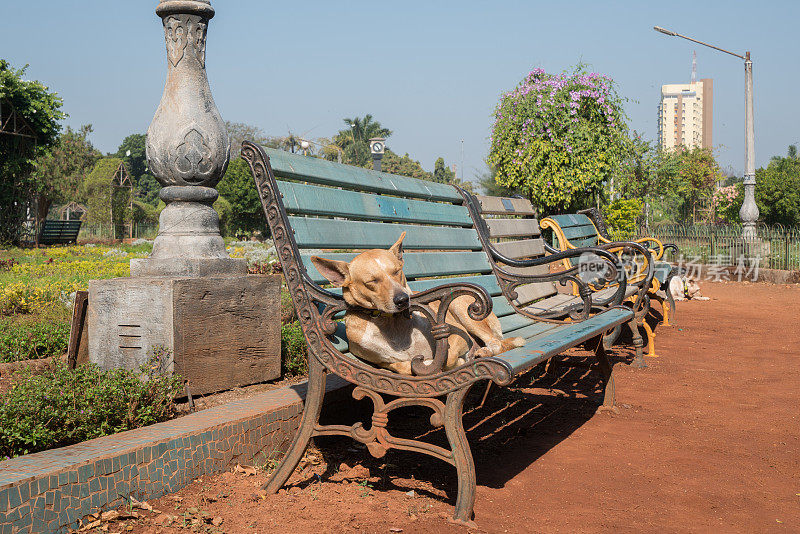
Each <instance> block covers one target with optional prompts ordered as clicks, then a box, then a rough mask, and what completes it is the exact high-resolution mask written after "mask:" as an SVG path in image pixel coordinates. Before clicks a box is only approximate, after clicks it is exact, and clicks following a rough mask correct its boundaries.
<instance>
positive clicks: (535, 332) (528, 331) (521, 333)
mask: <svg viewBox="0 0 800 534" xmlns="http://www.w3.org/2000/svg"><path fill="white" fill-rule="evenodd" d="M559 328H561V325H560V324H559V323H543V322H538V321H531V324H529V325H528V326H523V327H522V328H518V329H517V330H514V332H513V333H512V334H510V335H513V336H516V337H521V338H525V339H526V340H528V339H531V338H534V337H537V336H541V335H543V334H547V333H548V332H551V331H553V330H557V329H559ZM503 333H504V334H505V332H503Z"/></svg>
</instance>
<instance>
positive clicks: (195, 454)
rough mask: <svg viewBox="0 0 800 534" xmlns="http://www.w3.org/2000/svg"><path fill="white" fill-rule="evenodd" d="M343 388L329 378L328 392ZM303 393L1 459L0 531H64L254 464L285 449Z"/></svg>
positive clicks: (298, 389)
mask: <svg viewBox="0 0 800 534" xmlns="http://www.w3.org/2000/svg"><path fill="white" fill-rule="evenodd" d="M344 386H346V382H344V381H343V380H341V379H338V378H337V377H335V376H331V377H329V379H328V385H327V388H328V391H329V392H332V391H334V390H343V388H344ZM342 392H343V391H342ZM304 396H305V383H303V384H299V385H295V386H289V387H285V388H280V389H276V390H272V391H267V392H264V393H261V394H258V395H256V396H253V397H250V398H247V399H244V400H240V401H234V402H231V403H228V404H225V405H223V406H217V407H214V408H209V409H207V410H202V411H199V412H196V413H194V414H190V415H187V416H184V417H181V418H180V419H176V420H173V421H167V422H165V423H159V424H157V425H152V426H149V427H146V428H139V429H136V430H131V431H128V432H122V433H120V434H115V435H113V436H106V437H102V438H98V439H94V440H91V441H87V442H84V443H80V444H77V445H73V446H70V447H64V448H61V449H53V450H49V451H44V452H39V453H35V454H29V455H26V456H20V457H17V458H12V459H10V460H6V461H4V462H0V534H12V533H14V534H16V533H18V532H19V533H37V534H38V533H50V532H54V533H60V532H66V531H68V530H69V529H70V528H76V527H77V526H78V525H79V519H81V518H83V517H86V516H87V515H89V514H90V513H94V512H97V511H98V510H106V509H111V508H116V507H118V506H120V505H122V504H123V503H124V499H126V498H128V497H129V496H133V497H135V498H136V499H139V500H144V499H152V498H155V497H159V496H161V495H164V494H165V493H170V492H174V491H177V490H178V489H180V488H182V487H183V486H185V485H187V484H188V483H189V482H191V481H192V480H194V479H196V478H197V477H199V476H203V475H208V474H213V473H219V472H221V471H223V470H225V469H227V468H229V467H230V466H231V465H232V464H235V463H242V464H253V463H257V462H258V461H259V460H261V459H263V458H267V457H269V456H270V454H271V453H273V452H275V451H279V450H285V449H286V448H287V447H288V445H289V442H290V441H291V439H292V436H293V434H294V431H295V430H296V429H297V427H298V424H299V416H300V414H301V413H302V411H303V398H304ZM336 398H342V396H341V395H339V394H337V395H328V399H329V400H333V399H336Z"/></svg>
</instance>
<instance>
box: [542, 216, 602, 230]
mask: <svg viewBox="0 0 800 534" xmlns="http://www.w3.org/2000/svg"><path fill="white" fill-rule="evenodd" d="M550 218H551V219H553V220H554V221H555V222H557V223H558V225H559V226H560V227H561V228H570V227H572V226H586V225H591V224H592V220H591V219H590V218H589V217H587V216H586V215H584V214H582V213H565V214H563V215H551V216H550Z"/></svg>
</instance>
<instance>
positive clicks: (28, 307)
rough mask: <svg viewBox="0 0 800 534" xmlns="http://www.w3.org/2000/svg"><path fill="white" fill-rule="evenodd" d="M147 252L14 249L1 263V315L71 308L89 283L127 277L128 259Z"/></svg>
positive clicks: (137, 249) (96, 248)
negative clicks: (73, 298)
mask: <svg viewBox="0 0 800 534" xmlns="http://www.w3.org/2000/svg"><path fill="white" fill-rule="evenodd" d="M148 248H149V246H139V247H126V249H128V250H120V249H119V248H117V249H111V248H109V247H103V246H91V247H90V246H88V245H86V246H69V247H50V248H47V249H26V250H19V249H13V250H12V251H10V254H12V255H13V256H12V257H11V258H9V259H8V260H3V261H4V264H3V265H4V268H3V270H0V315H11V314H16V313H36V312H37V311H40V310H42V309H44V308H47V307H51V306H64V305H70V302H71V300H70V296H71V295H72V294H74V292H75V291H80V290H86V289H88V287H89V280H95V279H106V278H117V277H122V276H129V275H130V259H131V258H137V257H145V256H146V255H147V253H148V250H147V249H148ZM111 251H113V252H111ZM110 252H111V253H110Z"/></svg>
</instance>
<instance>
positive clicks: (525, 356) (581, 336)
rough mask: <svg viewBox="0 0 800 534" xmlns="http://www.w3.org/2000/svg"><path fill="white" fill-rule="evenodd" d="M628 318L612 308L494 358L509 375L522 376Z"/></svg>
mask: <svg viewBox="0 0 800 534" xmlns="http://www.w3.org/2000/svg"><path fill="white" fill-rule="evenodd" d="M632 315H633V313H632V312H631V311H629V310H623V309H619V308H613V309H611V310H608V311H605V312H603V313H598V314H597V315H594V316H592V317H590V318H589V319H587V320H585V321H581V322H576V323H570V324H562V325H559V328H557V329H554V330H550V331H548V332H546V333H544V334H542V335H538V336H535V337H533V338H530V339H529V340H528V342H527V343H526V344H525V346H524V347H519V348H516V349H512V350H510V351H508V352H504V353H503V354H500V355H499V356H497V357H498V358H500V359H502V360H505V361H506V362H507V363H508V364H509V366H510V368H511V372H512V373H514V374H518V373H522V372H525V371H527V370H528V369H530V368H531V367H533V366H534V365H536V364H537V363H539V362H541V361H544V360H545V359H547V358H549V357H551V356H554V355H556V354H560V353H561V352H563V351H565V350H566V349H568V348H570V347H574V346H575V345H577V344H579V343H582V342H583V341H587V340H589V339H591V338H593V337H596V336H599V335H601V334H602V333H603V332H605V331H606V330H610V329H611V328H613V327H614V326H616V325H618V324H622V323H624V322H626V321H628V320H630V318H631V317H632Z"/></svg>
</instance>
